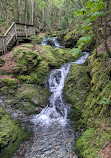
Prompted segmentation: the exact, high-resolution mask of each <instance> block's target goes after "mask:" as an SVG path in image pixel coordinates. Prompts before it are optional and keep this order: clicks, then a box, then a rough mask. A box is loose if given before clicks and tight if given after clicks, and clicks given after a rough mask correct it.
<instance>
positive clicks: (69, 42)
mask: <svg viewBox="0 0 111 158" xmlns="http://www.w3.org/2000/svg"><path fill="white" fill-rule="evenodd" d="M79 37H80V32H79V31H78V30H77V29H74V30H72V31H70V32H68V33H67V34H66V35H65V36H64V44H65V47H66V48H73V47H74V46H75V45H76V44H77V40H78V39H79Z"/></svg>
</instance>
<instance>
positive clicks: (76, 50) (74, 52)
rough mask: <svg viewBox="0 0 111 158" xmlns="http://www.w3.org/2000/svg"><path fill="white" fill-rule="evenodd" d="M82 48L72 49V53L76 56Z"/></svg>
mask: <svg viewBox="0 0 111 158" xmlns="http://www.w3.org/2000/svg"><path fill="white" fill-rule="evenodd" d="M79 52H80V50H79V49H78V48H73V49H72V50H71V54H72V55H73V56H74V57H77V56H78V54H79Z"/></svg>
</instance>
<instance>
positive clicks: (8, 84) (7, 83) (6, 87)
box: [0, 78, 18, 94]
mask: <svg viewBox="0 0 111 158" xmlns="http://www.w3.org/2000/svg"><path fill="white" fill-rule="evenodd" d="M0 83H1V85H0V91H1V92H2V93H3V94H13V93H15V90H16V89H17V88H18V83H17V81H15V79H9V78H6V79H2V80H1V82H0Z"/></svg>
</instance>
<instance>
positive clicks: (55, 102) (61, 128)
mask: <svg viewBox="0 0 111 158" xmlns="http://www.w3.org/2000/svg"><path fill="white" fill-rule="evenodd" d="M43 41H44V40H43ZM42 44H43V43H42ZM43 45H45V42H44V44H43ZM83 54H84V55H83V56H82V57H81V58H80V59H78V60H76V61H75V62H73V63H76V64H83V63H84V62H85V60H86V58H87V57H88V55H89V54H88V53H83ZM71 64H72V63H69V64H64V65H63V66H61V68H59V69H56V70H53V71H52V72H51V73H50V76H49V80H48V85H49V90H50V92H52V95H51V97H50V98H49V102H48V104H47V106H46V107H45V108H44V109H43V110H42V111H41V113H40V114H37V115H35V116H34V117H33V118H32V120H31V121H32V122H33V123H34V138H33V145H32V147H31V148H29V150H27V152H26V154H25V157H24V158H77V156H76V155H75V153H74V150H75V139H76V133H75V132H74V129H73V128H72V126H71V124H70V122H69V120H68V119H67V113H68V109H69V106H68V105H67V104H66V103H65V102H64V100H63V96H62V93H63V88H64V83H65V79H66V77H67V75H68V73H69V70H70V66H71Z"/></svg>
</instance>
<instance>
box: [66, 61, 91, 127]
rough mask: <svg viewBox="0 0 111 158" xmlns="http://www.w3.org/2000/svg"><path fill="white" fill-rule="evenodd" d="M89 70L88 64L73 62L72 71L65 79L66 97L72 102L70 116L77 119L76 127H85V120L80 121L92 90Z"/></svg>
mask: <svg viewBox="0 0 111 158" xmlns="http://www.w3.org/2000/svg"><path fill="white" fill-rule="evenodd" d="M88 72H89V69H88V68H87V66H84V65H77V64H72V66H71V68H70V73H69V75H68V77H67V79H66V81H65V87H64V98H65V100H66V101H68V102H69V103H71V104H72V110H71V113H70V114H69V117H70V119H71V120H74V121H76V123H75V127H76V126H77V128H84V123H83V121H81V122H80V119H81V117H82V108H83V103H84V102H85V100H86V98H87V96H88V94H89V90H90V78H89V76H88ZM78 121H79V122H78ZM78 124H79V127H78ZM81 126H82V127H81Z"/></svg>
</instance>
